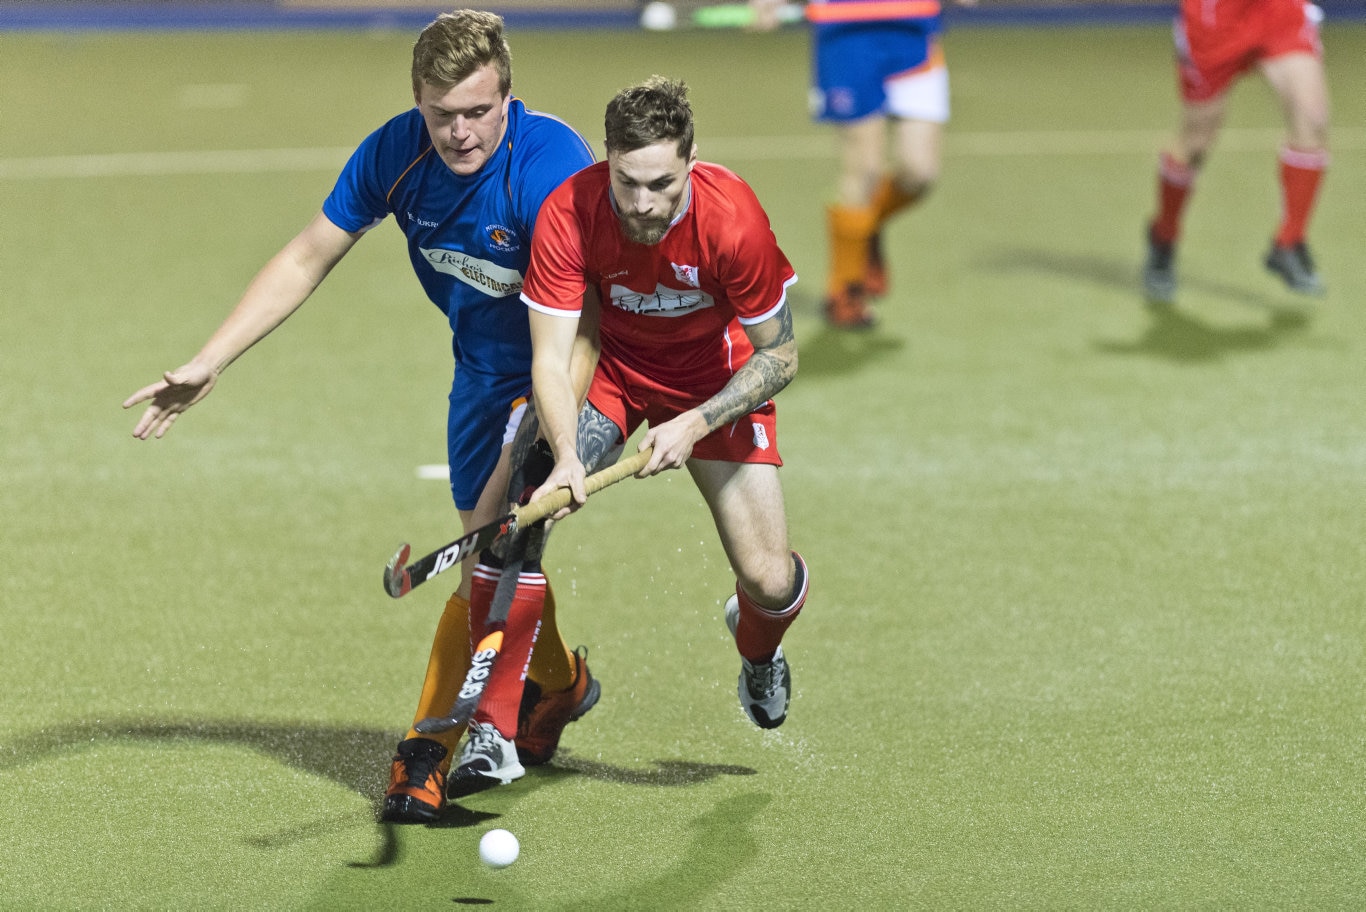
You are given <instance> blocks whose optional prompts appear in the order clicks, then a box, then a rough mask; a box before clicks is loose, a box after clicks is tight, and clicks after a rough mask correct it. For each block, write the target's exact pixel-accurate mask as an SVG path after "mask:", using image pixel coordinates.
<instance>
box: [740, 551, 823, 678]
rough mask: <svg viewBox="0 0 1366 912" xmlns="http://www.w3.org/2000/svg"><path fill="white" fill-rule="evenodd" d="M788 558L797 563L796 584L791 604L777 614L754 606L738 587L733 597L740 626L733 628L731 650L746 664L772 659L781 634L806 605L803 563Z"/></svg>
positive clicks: (794, 552) (802, 561)
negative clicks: (738, 608)
mask: <svg viewBox="0 0 1366 912" xmlns="http://www.w3.org/2000/svg"><path fill="white" fill-rule="evenodd" d="M792 559H793V561H795V562H796V564H797V582H796V584H795V585H794V586H793V590H792V601H791V602H790V603H789V604H788V606H787V607H786V608H784V609H782V610H781V611H770V610H769V609H767V608H764V607H762V606H760V605H759V604H757V603H756V602H755V601H754V600H753V599H751V598H750V597H749V595H748V594H747V593H746V592H745V590H744V589H742V588H741V587H740V586H739V585H737V586H736V587H735V596H736V599H737V600H738V601H739V603H740V623H738V624H737V625H736V626H735V648H736V650H737V651H738V652H739V653H740V655H741V656H743V657H744V658H746V659H748V660H749V661H750V662H754V663H758V664H762V663H764V662H768V661H770V660H772V658H773V653H775V652H777V651H778V647H779V646H780V645H781V644H782V642H783V634H784V633H786V632H787V628H789V627H791V626H792V622H793V621H795V620H796V619H797V615H798V613H800V612H801V610H802V606H803V605H805V604H806V593H807V590H808V589H809V588H810V587H809V586H808V585H807V574H806V561H804V560H802V556H801V555H800V554H798V553H797V552H796V551H793V552H792Z"/></svg>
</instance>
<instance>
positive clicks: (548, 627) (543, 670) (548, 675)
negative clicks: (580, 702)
mask: <svg viewBox="0 0 1366 912" xmlns="http://www.w3.org/2000/svg"><path fill="white" fill-rule="evenodd" d="M574 672H575V663H574V652H573V650H571V649H570V648H569V646H568V644H567V643H565V641H564V637H563V636H561V634H560V628H559V625H558V624H557V623H556V621H555V590H554V588H553V587H552V586H551V585H550V583H549V582H547V583H546V587H545V609H544V610H543V611H542V612H541V635H540V636H539V637H537V638H536V648H535V649H533V650H532V651H531V663H530V664H529V665H527V670H526V676H527V677H528V678H530V679H531V680H533V681H535V682H536V683H537V685H539V686H540V688H541V693H553V692H555V691H557V690H568V689H569V688H571V687H573V686H574Z"/></svg>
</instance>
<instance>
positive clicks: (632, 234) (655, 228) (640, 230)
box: [618, 215, 670, 245]
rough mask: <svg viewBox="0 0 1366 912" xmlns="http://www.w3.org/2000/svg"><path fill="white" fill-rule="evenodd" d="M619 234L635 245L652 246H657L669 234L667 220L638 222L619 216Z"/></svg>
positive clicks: (637, 220)
mask: <svg viewBox="0 0 1366 912" xmlns="http://www.w3.org/2000/svg"><path fill="white" fill-rule="evenodd" d="M618 221H619V222H621V233H622V234H624V235H626V237H627V239H628V240H631V241H634V242H635V243H637V244H647V245H653V244H658V243H659V242H660V241H662V240H663V239H664V235H666V234H668V233H669V224H670V223H669V220H668V219H650V220H648V221H647V220H640V219H631V218H628V217H627V216H624V215H623V216H620V217H619V218H618Z"/></svg>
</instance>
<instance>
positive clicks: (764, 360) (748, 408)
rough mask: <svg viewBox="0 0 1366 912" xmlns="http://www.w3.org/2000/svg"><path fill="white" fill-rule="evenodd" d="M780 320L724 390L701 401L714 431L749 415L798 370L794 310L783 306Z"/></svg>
mask: <svg viewBox="0 0 1366 912" xmlns="http://www.w3.org/2000/svg"><path fill="white" fill-rule="evenodd" d="M773 319H774V320H776V321H778V322H777V326H776V327H775V330H776V331H775V332H774V334H773V337H772V338H771V339H769V340H768V341H767V343H766V344H764V345H762V346H757V345H756V346H755V349H754V354H753V355H751V356H750V359H749V360H748V361H746V362H745V364H744V366H743V367H741V368H740V369H739V370H738V371H736V372H735V374H734V375H733V376H732V377H731V378H730V381H729V382H728V383H726V385H725V386H724V387H722V388H721V391H720V392H719V393H717V394H716V395H715V396H712V397H711V398H710V399H708V400H707V401H706V402H704V403H702V405H701V406H700V407H699V409H698V411H700V412H701V413H702V418H703V419H704V420H705V421H706V422H707V429H708V430H710V431H714V430H716V429H717V428H719V427H721V426H722V425H725V424H728V423H730V422H732V421H734V420H735V419H736V418H740V417H743V416H745V415H748V414H749V413H750V412H752V411H754V410H755V409H756V408H758V407H759V406H761V405H763V404H764V403H765V402H767V401H768V400H769V399H772V398H773V397H774V396H776V395H777V394H778V392H779V391H780V390H781V389H782V388H783V387H785V386H787V384H788V383H790V382H791V381H792V378H793V376H795V375H796V373H797V339H796V336H795V335H793V332H792V311H791V309H790V308H788V307H787V306H784V307H783V308H782V309H781V310H779V311H778V313H777V314H775V315H774V317H773Z"/></svg>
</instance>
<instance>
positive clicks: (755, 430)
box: [588, 358, 783, 466]
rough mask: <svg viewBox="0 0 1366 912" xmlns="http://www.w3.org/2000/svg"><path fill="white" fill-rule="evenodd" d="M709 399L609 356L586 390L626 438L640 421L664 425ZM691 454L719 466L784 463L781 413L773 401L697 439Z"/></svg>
mask: <svg viewBox="0 0 1366 912" xmlns="http://www.w3.org/2000/svg"><path fill="white" fill-rule="evenodd" d="M713 392H714V391H713ZM711 396H712V393H707V394H705V395H702V394H700V393H696V392H688V391H684V390H678V389H674V388H672V387H665V386H661V385H659V384H658V383H656V382H655V381H653V380H652V379H650V378H649V377H648V376H646V375H644V374H642V373H640V372H639V371H636V370H633V369H632V368H630V367H628V366H626V365H624V364H622V363H621V362H620V361H616V360H613V359H610V358H603V359H602V360H601V361H599V362H598V369H597V371H596V372H595V373H594V374H593V383H592V385H591V386H589V388H588V401H589V402H591V403H592V404H593V407H594V408H596V409H597V410H598V411H600V412H602V413H603V414H604V415H605V416H607V417H608V418H609V419H611V421H612V423H613V424H615V425H616V426H617V427H618V428H620V429H621V435H622V437H623V438H626V437H630V436H631V434H632V433H633V432H634V431H635V429H636V428H638V427H640V425H641V423H642V422H646V421H648V422H649V423H650V426H651V427H654V426H656V425H659V424H663V423H664V422H665V421H668V420H669V419H670V418H675V417H677V416H678V415H681V414H683V413H684V412H686V411H687V410H688V409H691V408H696V407H697V406H699V405H701V404H702V403H703V402H705V401H707V400H708V399H710V398H711ZM692 455H693V457H694V458H696V459H711V460H715V461H717V462H751V463H758V464H760V465H775V466H780V465H782V464H783V460H782V457H780V456H779V455H778V411H777V407H776V406H774V404H773V400H772V399H770V400H768V401H767V402H765V403H764V404H763V405H761V406H759V408H757V409H755V410H754V411H753V412H750V413H749V414H748V415H746V416H745V417H743V418H740V419H737V420H736V421H732V422H731V423H730V424H727V425H726V426H724V427H720V428H717V429H716V430H714V431H712V432H711V433H710V434H708V435H707V436H705V437H703V438H702V439H701V440H699V441H697V444H696V446H694V447H693V450H692Z"/></svg>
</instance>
